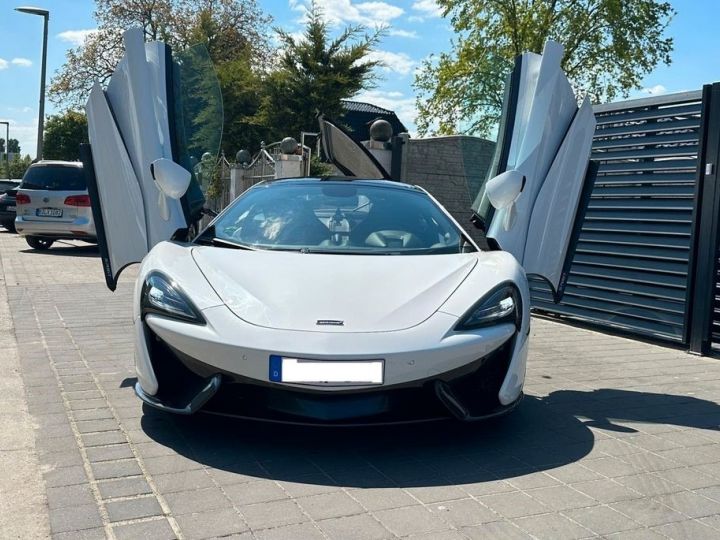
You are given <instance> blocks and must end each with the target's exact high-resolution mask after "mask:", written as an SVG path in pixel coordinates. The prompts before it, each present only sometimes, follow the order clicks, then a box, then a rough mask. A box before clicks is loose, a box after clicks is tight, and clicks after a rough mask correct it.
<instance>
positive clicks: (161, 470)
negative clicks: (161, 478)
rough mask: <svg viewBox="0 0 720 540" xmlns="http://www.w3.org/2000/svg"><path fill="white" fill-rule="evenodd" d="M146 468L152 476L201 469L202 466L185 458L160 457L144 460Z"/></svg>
mask: <svg viewBox="0 0 720 540" xmlns="http://www.w3.org/2000/svg"><path fill="white" fill-rule="evenodd" d="M144 462H145V468H146V469H147V471H148V472H149V473H150V474H152V475H155V474H168V473H175V472H182V471H190V470H192V469H201V468H202V464H201V463H198V462H197V461H194V460H192V459H189V458H186V457H185V456H178V455H172V456H158V457H153V458H147V459H145V460H144Z"/></svg>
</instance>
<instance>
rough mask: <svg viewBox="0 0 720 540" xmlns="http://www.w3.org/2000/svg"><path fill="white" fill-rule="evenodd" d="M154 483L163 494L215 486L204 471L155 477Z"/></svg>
mask: <svg viewBox="0 0 720 540" xmlns="http://www.w3.org/2000/svg"><path fill="white" fill-rule="evenodd" d="M153 481H154V482H155V485H156V486H157V487H158V489H159V490H160V492H162V493H173V492H176V491H190V490H197V489H202V488H208V487H212V486H214V485H215V484H214V483H213V481H212V478H211V477H210V475H209V474H208V473H207V472H206V471H205V470H203V469H196V470H193V471H184V472H178V473H170V474H159V475H156V476H153Z"/></svg>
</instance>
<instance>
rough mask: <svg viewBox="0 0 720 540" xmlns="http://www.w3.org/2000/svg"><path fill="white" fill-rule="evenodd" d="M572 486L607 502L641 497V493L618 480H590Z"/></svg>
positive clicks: (600, 500)
mask: <svg viewBox="0 0 720 540" xmlns="http://www.w3.org/2000/svg"><path fill="white" fill-rule="evenodd" d="M572 487H573V488H574V489H576V490H578V491H580V492H581V493H584V494H585V495H588V496H589V497H592V498H593V499H595V500H596V501H599V502H601V503H605V504H607V503H611V502H618V501H626V500H629V499H637V498H639V497H641V495H640V494H639V493H637V492H636V491H633V490H631V489H629V488H627V487H625V486H623V485H622V484H620V483H619V482H617V480H610V479H601V480H590V481H589V482H579V483H577V484H572Z"/></svg>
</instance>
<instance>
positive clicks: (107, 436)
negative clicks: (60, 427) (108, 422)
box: [81, 431, 127, 447]
mask: <svg viewBox="0 0 720 540" xmlns="http://www.w3.org/2000/svg"><path fill="white" fill-rule="evenodd" d="M81 438H82V442H83V444H84V445H85V446H86V447H93V446H105V445H108V444H120V443H126V442H127V439H126V438H125V435H124V434H123V433H122V431H102V432H100V433H86V434H85V435H82V436H81Z"/></svg>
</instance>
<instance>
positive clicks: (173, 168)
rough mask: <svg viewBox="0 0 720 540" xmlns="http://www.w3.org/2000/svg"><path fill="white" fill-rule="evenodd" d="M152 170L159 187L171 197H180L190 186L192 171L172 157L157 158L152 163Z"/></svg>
mask: <svg viewBox="0 0 720 540" xmlns="http://www.w3.org/2000/svg"><path fill="white" fill-rule="evenodd" d="M150 172H151V173H152V176H153V178H154V179H155V185H157V187H158V189H159V190H160V191H161V192H162V193H163V194H164V195H165V196H166V197H170V198H171V199H179V198H180V197H182V196H183V195H185V192H186V191H187V190H188V188H189V187H190V179H191V178H192V175H191V174H190V171H188V170H187V169H185V168H183V167H182V166H180V165H178V164H177V163H175V162H174V161H173V160H171V159H166V158H160V159H156V160H155V161H153V162H152V164H151V165H150Z"/></svg>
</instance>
